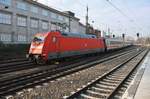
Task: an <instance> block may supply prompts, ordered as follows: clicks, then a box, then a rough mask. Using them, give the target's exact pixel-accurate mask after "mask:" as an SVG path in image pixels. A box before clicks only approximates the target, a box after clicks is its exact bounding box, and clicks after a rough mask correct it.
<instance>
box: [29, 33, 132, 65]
mask: <svg viewBox="0 0 150 99" xmlns="http://www.w3.org/2000/svg"><path fill="white" fill-rule="evenodd" d="M130 45H131V42H127V41H124V40H123V39H117V38H103V37H101V38H97V37H96V36H95V35H88V34H79V33H69V32H68V33H67V32H61V31H50V32H46V33H37V34H35V35H34V37H33V40H32V42H31V45H30V48H29V53H28V55H27V58H28V59H30V60H32V61H35V62H36V63H37V64H45V63H47V61H49V60H56V59H61V58H66V57H73V56H78V55H85V54H92V53H100V52H106V51H108V50H113V49H118V48H122V47H127V46H130Z"/></svg>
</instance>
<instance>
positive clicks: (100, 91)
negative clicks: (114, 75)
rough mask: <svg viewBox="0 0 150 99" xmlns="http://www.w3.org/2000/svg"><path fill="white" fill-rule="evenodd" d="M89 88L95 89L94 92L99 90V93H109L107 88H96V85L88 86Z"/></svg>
mask: <svg viewBox="0 0 150 99" xmlns="http://www.w3.org/2000/svg"><path fill="white" fill-rule="evenodd" d="M90 89H91V90H93V91H95V92H99V93H110V92H111V90H108V89H105V90H104V89H100V88H97V87H92V88H90Z"/></svg>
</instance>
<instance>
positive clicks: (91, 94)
mask: <svg viewBox="0 0 150 99" xmlns="http://www.w3.org/2000/svg"><path fill="white" fill-rule="evenodd" d="M85 94H87V95H89V96H93V97H96V98H106V97H107V96H108V94H106V93H99V92H95V91H92V90H87V91H86V92H85Z"/></svg>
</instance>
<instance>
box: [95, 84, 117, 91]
mask: <svg viewBox="0 0 150 99" xmlns="http://www.w3.org/2000/svg"><path fill="white" fill-rule="evenodd" d="M95 86H96V87H97V88H101V89H104V90H106V89H107V90H113V89H114V88H115V87H113V86H107V85H101V84H96V85H95Z"/></svg>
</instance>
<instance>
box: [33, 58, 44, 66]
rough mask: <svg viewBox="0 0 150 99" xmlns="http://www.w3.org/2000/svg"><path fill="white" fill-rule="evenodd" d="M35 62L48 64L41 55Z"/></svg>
mask: <svg viewBox="0 0 150 99" xmlns="http://www.w3.org/2000/svg"><path fill="white" fill-rule="evenodd" d="M35 62H36V64H39V65H44V64H46V61H45V60H43V59H42V58H41V57H38V58H36V59H35Z"/></svg>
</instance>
